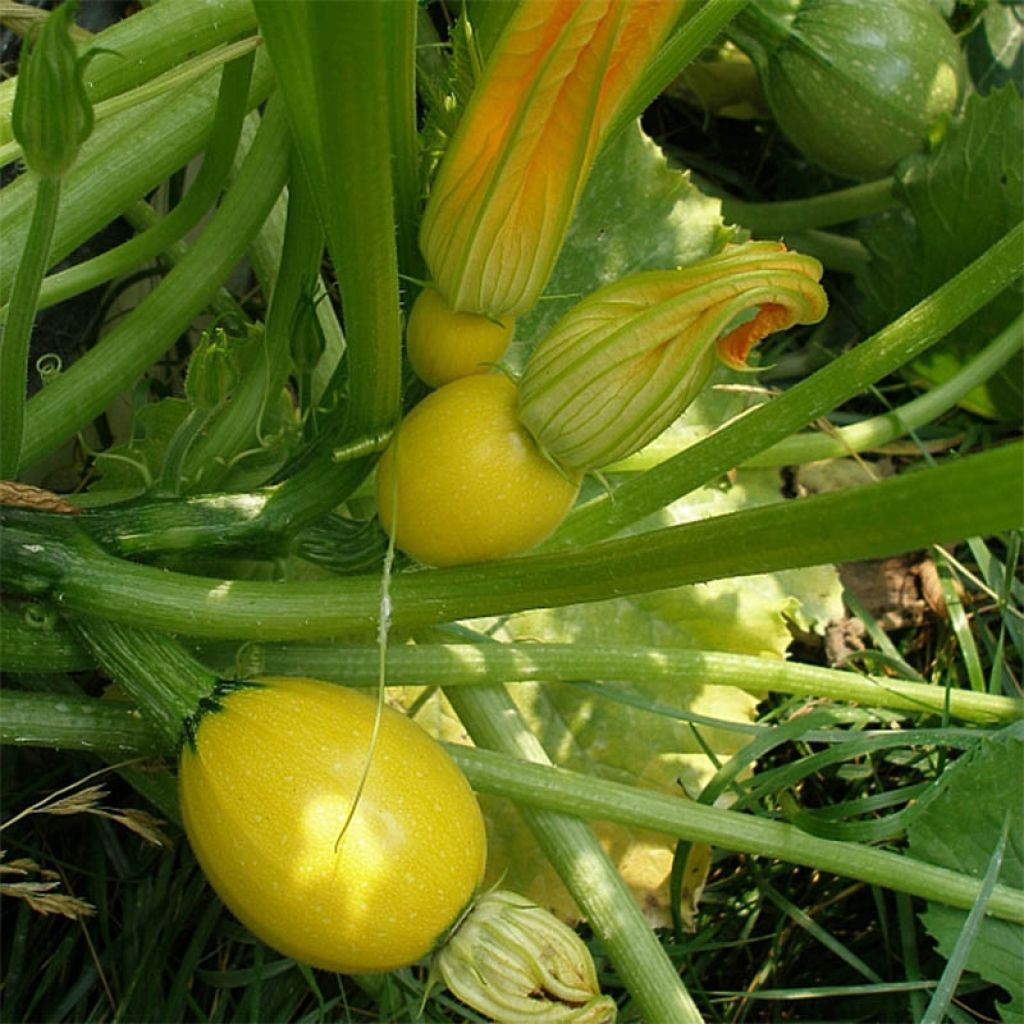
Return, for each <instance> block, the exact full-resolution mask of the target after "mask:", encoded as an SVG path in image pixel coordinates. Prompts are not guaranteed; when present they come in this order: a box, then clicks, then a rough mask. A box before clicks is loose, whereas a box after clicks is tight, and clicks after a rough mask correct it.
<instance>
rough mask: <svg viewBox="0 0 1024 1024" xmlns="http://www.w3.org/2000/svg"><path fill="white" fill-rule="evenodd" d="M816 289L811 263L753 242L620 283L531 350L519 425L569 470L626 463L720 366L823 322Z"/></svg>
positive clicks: (816, 272)
mask: <svg viewBox="0 0 1024 1024" xmlns="http://www.w3.org/2000/svg"><path fill="white" fill-rule="evenodd" d="M820 277H821V264H819V263H818V262H817V260H814V259H812V258H811V257H809V256H802V255H800V254H799V253H791V252H788V251H787V250H786V247H785V246H784V245H782V244H781V243H775V242H749V243H746V244H743V245H735V246H729V247H727V248H726V250H725V251H724V252H722V253H720V254H719V255H717V256H712V257H710V258H709V259H706V260H702V261H700V262H699V263H695V264H692V265H690V266H688V267H685V268H682V269H679V270H651V271H645V272H642V273H638V274H632V275H630V276H629V277H625V278H622V279H621V280H619V281H616V282H615V283H613V284H610V285H607V286H606V287H604V288H601V289H599V290H598V291H596V292H594V293H593V294H591V295H589V296H588V297H587V298H585V299H583V300H582V301H581V302H579V303H577V305H575V306H573V308H572V309H570V310H569V312H568V313H566V315H565V316H564V317H562V319H561V320H560V321H559V322H558V323H557V324H555V326H554V327H553V328H552V329H551V332H550V333H549V334H548V335H547V336H546V337H545V338H544V339H543V340H542V341H541V342H540V344H539V345H538V346H537V348H536V349H535V350H534V352H533V354H532V356H531V357H530V360H529V362H528V363H527V366H526V371H525V374H524V377H523V381H522V384H521V387H520V393H519V417H520V419H521V420H522V422H523V424H524V425H525V426H526V427H527V428H528V429H529V430H530V432H531V433H532V434H533V436H534V437H535V438H536V440H537V442H538V444H539V445H540V447H541V449H542V450H543V451H544V452H545V454H547V455H548V456H549V457H550V458H552V459H554V460H555V461H556V462H558V463H559V464H560V465H562V466H564V467H566V468H567V469H575V470H585V469H597V468H600V467H601V466H606V465H608V464H609V463H611V462H614V461H616V460H617V459H621V458H625V457H626V456H627V455H630V454H632V453H633V452H635V451H638V450H639V449H640V448H642V447H643V446H644V445H646V444H647V443H648V442H649V441H651V440H653V439H654V438H655V437H657V436H658V434H660V433H661V432H662V431H663V430H664V429H665V428H666V427H667V426H668V425H669V424H670V423H671V422H672V421H673V420H674V419H676V417H678V416H679V414H680V413H681V412H682V411H683V410H684V409H685V408H686V406H687V405H689V404H690V402H691V401H693V399H694V398H695V397H696V396H697V394H698V392H699V391H700V390H701V388H702V387H703V386H704V384H705V382H706V381H707V378H708V376H709V375H710V373H711V370H712V369H713V367H714V364H715V360H716V358H717V359H720V360H722V361H723V362H724V363H726V364H728V365H730V366H733V367H737V368H742V367H744V366H745V365H746V357H747V355H748V353H749V352H750V349H751V348H752V347H753V346H754V345H755V344H756V343H757V342H758V341H759V340H760V339H761V338H763V337H765V336H766V335H768V334H771V333H772V332H774V331H778V330H782V329H783V328H786V327H789V326H791V325H792V324H794V323H815V322H817V321H818V320H820V319H821V318H822V317H823V316H824V315H825V311H826V309H827V300H826V298H825V293H824V291H823V290H822V288H821V286H820V285H819V284H818V281H819V278H820ZM751 314H753V315H752V316H751ZM744 316H746V317H748V319H745V320H743V319H741V318H742V317H744Z"/></svg>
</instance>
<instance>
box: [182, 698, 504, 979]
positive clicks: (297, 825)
mask: <svg viewBox="0 0 1024 1024" xmlns="http://www.w3.org/2000/svg"><path fill="white" fill-rule="evenodd" d="M222 703H223V708H222V710H219V711H208V712H206V713H205V714H204V715H203V716H202V718H201V719H200V721H199V727H198V730H197V732H196V735H195V743H194V747H193V746H191V745H189V744H187V743H186V745H185V747H184V749H183V752H182V756H181V765H180V776H179V786H180V796H181V809H182V816H183V819H184V823H185V831H186V832H187V833H188V837H189V840H190V842H191V843H192V848H193V849H194V851H195V854H196V857H197V859H198V860H199V863H200V865H201V866H202V868H203V871H204V872H205V873H206V876H207V878H208V879H209V881H210V884H211V885H212V886H213V888H214V889H215V890H216V891H217V893H218V895H219V896H220V897H221V899H222V900H223V901H224V903H225V904H226V905H227V906H228V908H229V909H230V910H231V911H232V912H233V913H234V914H235V915H236V916H237V917H238V918H239V919H240V920H241V921H242V923H243V924H245V925H246V926H247V927H248V928H249V929H250V930H251V931H252V932H253V934H255V935H256V936H258V937H259V938H260V939H262V940H263V941H264V942H266V943H267V944H268V945H270V946H273V947H274V948H275V949H277V950H279V951H280V952H282V953H284V954H285V955H287V956H290V957H293V958H294V959H296V960H301V961H303V962H305V963H308V964H312V965H313V966H314V967H322V968H326V969H327V970H332V971H341V972H344V973H358V972H371V971H389V970H393V969H395V968H397V967H401V966H403V965H406V964H410V963H413V962H414V961H416V960H418V959H419V958H420V957H422V956H424V955H425V954H427V953H428V952H429V951H430V950H431V949H432V948H433V946H434V945H435V944H436V943H437V941H438V940H439V939H440V938H441V937H442V936H443V935H444V933H445V932H446V931H447V930H448V929H449V928H450V926H451V925H452V924H453V923H454V922H455V921H456V920H457V918H458V917H459V915H460V914H461V913H462V911H463V910H464V909H465V907H466V906H467V904H468V903H469V901H470V900H471V899H472V898H473V896H474V893H475V891H476V889H477V886H478V885H479V882H480V878H481V876H482V874H483V869H484V864H485V860H486V855H487V851H486V837H485V833H484V824H483V818H482V816H481V814H480V809H479V806H478V804H477V802H476V798H475V797H474V795H473V792H472V790H471V789H470V788H469V784H468V783H467V782H466V780H465V778H464V777H463V775H462V773H461V772H460V771H459V770H458V768H457V767H456V766H455V763H454V762H453V761H452V760H451V759H450V758H449V757H448V755H447V754H446V753H445V751H444V749H443V748H442V747H440V746H439V745H438V744H437V743H436V742H435V741H434V740H433V739H432V738H431V737H430V736H428V735H427V733H426V732H424V731H423V730H422V729H421V728H420V727H419V726H418V725H416V723H415V722H413V721H411V720H410V719H408V718H406V717H405V716H404V715H401V714H399V713H398V712H396V711H394V710H392V709H390V708H388V707H385V708H384V718H383V720H382V722H381V729H380V733H379V737H378V741H377V746H376V748H375V749H374V752H373V761H372V767H371V768H370V772H369V776H368V779H367V783H366V788H365V789H364V790H363V793H362V795H361V797H360V799H359V803H358V805H357V808H356V812H355V815H354V817H353V818H352V821H351V824H350V826H349V829H348V831H347V832H346V833H345V836H344V838H343V839H342V841H341V843H340V845H339V846H338V847H337V850H336V849H335V844H336V842H337V839H338V835H339V832H340V830H341V826H342V823H343V821H344V819H345V816H346V814H347V813H348V810H349V806H350V804H351V801H352V797H353V794H354V792H355V789H356V786H357V785H358V783H359V779H360V776H361V773H362V771H363V765H364V763H365V760H366V757H367V752H368V750H369V744H370V732H371V729H372V726H373V720H374V715H375V711H376V702H375V700H374V699H372V698H371V697H369V696H367V695H366V694H363V693H359V692H357V691H353V690H347V689H345V688H344V687H340V686H334V685H332V684H330V683H324V682H319V681H316V680H311V679H266V680H261V681H260V683H259V684H256V685H255V686H253V687H246V688H242V689H238V690H233V691H231V692H229V693H228V694H227V695H226V696H225V697H224V698H223V702H222Z"/></svg>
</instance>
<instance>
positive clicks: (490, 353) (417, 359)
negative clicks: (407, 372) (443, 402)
mask: <svg viewBox="0 0 1024 1024" xmlns="http://www.w3.org/2000/svg"><path fill="white" fill-rule="evenodd" d="M514 325H515V321H514V320H513V319H512V318H511V317H508V316H501V317H493V318H491V317H488V316H485V315H483V314H481V313H461V312H458V311H456V310H454V309H452V308H451V306H449V305H448V303H447V302H445V300H444V299H443V298H442V297H441V295H440V294H439V293H438V292H437V291H436V290H435V289H433V288H430V287H427V288H424V289H423V291H421V292H420V293H419V295H418V296H417V297H416V301H415V302H414V303H413V305H412V312H411V313H410V314H409V325H408V327H407V328H406V333H405V345H406V352H407V353H408V356H409V362H410V364H411V365H412V368H413V370H415V371H416V376H417V377H419V378H420V380H422V381H423V382H424V384H429V385H430V386H431V387H432V388H439V387H441V385H443V384H447V383H448V382H449V381H453V380H458V378H459V377H468V376H469V375H470V374H474V373H486V372H487V370H488V369H489V368H490V365H491V364H492V363H496V362H497V361H498V360H499V359H500V358H501V357H502V356H503V355H504V354H505V349H507V348H508V344H509V342H510V341H511V340H512V329H513V327H514Z"/></svg>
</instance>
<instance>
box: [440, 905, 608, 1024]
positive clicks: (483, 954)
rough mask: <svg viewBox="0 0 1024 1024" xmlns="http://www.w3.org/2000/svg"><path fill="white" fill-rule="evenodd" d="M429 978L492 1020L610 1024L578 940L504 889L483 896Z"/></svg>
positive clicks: (586, 954) (584, 949)
mask: <svg viewBox="0 0 1024 1024" xmlns="http://www.w3.org/2000/svg"><path fill="white" fill-rule="evenodd" d="M431 973H432V974H434V975H437V976H439V977H440V978H441V980H442V981H443V982H444V983H445V985H447V986H448V988H449V990H450V991H451V992H452V993H453V994H454V995H456V996H458V998H459V999H461V1000H462V1001H463V1002H464V1003H466V1004H467V1005H468V1006H472V1007H473V1009H475V1010H477V1011H478V1012H479V1013H482V1014H484V1015H486V1016H487V1017H488V1018H489V1019H491V1020H494V1021H507V1022H512V1021H516V1022H527V1021H533V1020H535V1021H547V1022H554V1021H558V1022H559V1024H570V1022H571V1024H613V1022H614V1021H615V1017H616V1006H615V1001H614V1000H613V999H612V998H611V997H610V996H605V995H602V994H601V989H600V986H599V985H598V981H597V970H596V968H595V967H594V961H593V959H592V958H591V956H590V950H589V949H587V946H586V944H585V943H584V942H583V940H582V939H581V938H580V937H579V936H578V935H577V934H576V932H575V931H573V929H572V928H570V927H569V926H568V925H567V924H564V923H563V922H562V921H560V920H558V918H557V917H555V916H554V915H553V914H551V913H550V912H549V911H547V910H545V909H544V908H543V907H539V906H537V904H536V903H533V902H532V901H530V900H528V899H526V898H525V897H523V896H519V895H518V894H517V893H514V892H508V891H505V890H500V889H499V890H495V891H493V892H489V893H487V894H486V895H484V896H481V897H480V899H478V900H477V902H476V904H475V905H474V906H473V909H472V910H471V911H470V912H469V914H468V915H467V916H466V919H465V920H464V921H463V922H462V924H460V925H459V926H458V927H457V928H456V930H455V931H454V932H453V933H452V935H451V936H450V937H449V938H448V941H447V942H446V943H445V944H444V945H443V946H442V947H441V948H440V949H439V950H438V952H437V953H436V954H435V956H434V962H433V965H432V970H431Z"/></svg>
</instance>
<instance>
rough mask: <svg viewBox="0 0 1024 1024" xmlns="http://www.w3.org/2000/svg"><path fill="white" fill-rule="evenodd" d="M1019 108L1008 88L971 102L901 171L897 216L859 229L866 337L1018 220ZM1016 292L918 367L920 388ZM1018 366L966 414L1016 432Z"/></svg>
mask: <svg viewBox="0 0 1024 1024" xmlns="http://www.w3.org/2000/svg"><path fill="white" fill-rule="evenodd" d="M1022 138H1024V106H1022V104H1021V102H1020V97H1019V95H1018V94H1017V91H1016V89H1015V88H1014V86H1013V85H1006V86H1004V87H1003V88H1002V89H998V90H995V91H993V92H992V93H990V94H989V95H987V96H979V95H973V96H971V97H970V99H969V100H968V101H967V105H966V109H965V111H964V114H963V116H962V117H961V118H960V119H959V120H957V121H954V122H953V123H952V124H951V125H950V127H949V132H948V134H947V136H946V138H945V139H944V140H943V142H942V143H941V144H940V145H939V146H938V147H937V148H936V149H935V150H934V151H933V152H932V153H929V154H924V155H920V156H914V157H910V158H909V159H907V160H906V161H904V162H903V164H901V165H900V170H899V173H898V175H897V183H898V184H897V192H898V194H899V196H900V198H902V199H903V201H904V202H905V204H906V209H905V210H900V211H896V212H893V213H890V214H885V215H883V216H882V217H880V218H879V219H878V220H877V221H875V222H873V223H872V224H870V225H868V226H866V227H865V228H864V229H862V232H861V237H862V240H863V241H864V243H865V244H866V245H867V247H868V249H869V250H870V251H871V262H870V263H869V264H868V265H867V269H866V270H865V271H864V272H863V273H862V274H861V276H860V280H859V284H860V287H861V289H862V291H863V292H864V294H865V313H866V315H867V319H868V321H869V326H870V327H871V328H872V329H875V328H878V327H881V326H882V325H883V324H886V323H889V321H891V320H893V319H894V318H895V317H897V316H898V315H899V314H901V313H903V312H904V311H905V310H907V309H909V308H910V307H911V306H912V305H914V303H916V302H918V301H919V300H921V299H923V298H924V297H925V296H926V295H929V294H930V293H931V292H932V291H934V290H935V288H937V287H938V286H939V285H941V284H943V283H944V282H945V281H947V280H948V279H949V278H951V277H952V276H953V275H954V274H956V273H958V272H959V271H960V270H962V269H963V268H964V267H965V266H967V264H968V263H970V262H971V261H972V260H974V259H975V258H976V257H978V256H980V255H981V254H982V253H983V252H985V251H986V250H987V249H988V248H989V246H991V245H992V244H993V243H994V242H996V241H998V240H999V239H1000V238H1002V237H1003V235H1004V234H1005V233H1006V232H1007V231H1008V230H1009V229H1010V228H1011V227H1013V226H1014V225H1015V224H1017V223H1018V222H1019V221H1020V220H1021V217H1022V216H1024V149H1022V147H1021V145H1020V142H1021V139H1022ZM1020 307H1021V292H1020V287H1019V285H1018V286H1015V287H1013V288H1009V289H1007V290H1006V291H1005V292H1004V293H1003V294H1002V295H1000V296H998V297H997V298H995V299H994V300H993V301H992V302H990V303H989V304H988V305H987V306H986V307H985V308H984V309H982V310H981V311H979V312H978V313H977V314H975V315H974V316H973V317H971V318H970V319H969V320H968V321H967V322H966V323H964V324H962V325H961V326H960V327H959V328H958V329H957V330H955V331H953V332H952V334H951V335H950V337H949V338H948V339H947V340H945V341H943V342H942V343H941V344H939V345H935V346H933V347H932V348H931V349H929V350H928V352H926V353H924V354H923V355H922V356H921V357H919V358H918V359H916V360H915V361H914V362H913V363H912V364H911V367H910V372H911V374H912V375H913V376H914V377H916V378H918V379H919V380H921V381H923V382H924V383H925V384H927V385H935V384H939V383H941V382H942V381H944V380H947V379H948V378H949V377H951V376H952V375H953V374H955V373H956V372H957V371H958V370H960V369H961V368H962V367H963V365H964V363H966V362H967V361H968V360H970V358H971V357H972V356H973V355H975V354H976V353H977V351H978V350H979V349H980V348H981V346H983V345H984V344H985V343H986V342H987V341H988V340H990V339H991V338H992V337H994V336H995V335H996V334H997V333H998V332H999V331H1001V330H1002V329H1003V328H1004V327H1006V326H1007V325H1008V324H1009V323H1010V322H1011V321H1012V320H1013V318H1014V317H1015V316H1017V315H1018V314H1019V313H1020ZM1022 380H1024V362H1022V360H1021V358H1020V357H1019V356H1018V357H1015V358H1014V359H1012V360H1011V361H1010V362H1009V363H1008V364H1007V365H1006V366H1005V367H1004V368H1003V370H1002V371H1001V372H1000V373H998V374H996V375H995V376H993V377H992V378H991V380H989V381H987V382H986V383H985V384H983V385H981V386H980V387H978V388H976V389H975V390H974V391H972V392H971V393H970V394H969V395H968V396H967V397H966V398H965V399H964V401H963V403H962V404H963V405H964V407H965V408H967V409H970V410H971V411H972V412H976V413H978V414H980V415H983V416H988V417H991V418H996V419H1006V420H1012V421H1013V422H1016V421H1017V420H1019V418H1020V410H1021V404H1022V402H1024V389H1022V385H1021V382H1022Z"/></svg>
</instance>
